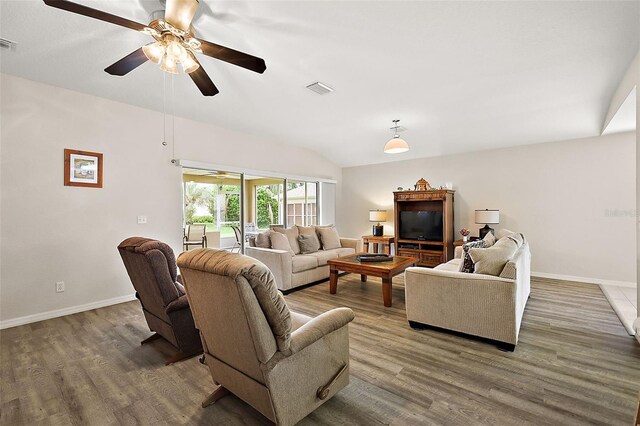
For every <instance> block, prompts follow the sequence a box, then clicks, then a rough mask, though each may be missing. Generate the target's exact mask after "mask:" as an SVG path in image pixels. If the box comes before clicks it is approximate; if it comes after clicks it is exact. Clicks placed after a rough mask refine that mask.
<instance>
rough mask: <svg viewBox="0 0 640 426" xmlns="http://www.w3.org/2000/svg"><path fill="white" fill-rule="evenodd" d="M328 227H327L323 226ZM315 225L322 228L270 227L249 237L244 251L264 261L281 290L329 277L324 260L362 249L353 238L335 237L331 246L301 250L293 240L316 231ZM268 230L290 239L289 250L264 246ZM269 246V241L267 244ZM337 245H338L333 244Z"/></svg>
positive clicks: (285, 290)
mask: <svg viewBox="0 0 640 426" xmlns="http://www.w3.org/2000/svg"><path fill="white" fill-rule="evenodd" d="M327 227H329V226H327ZM316 228H322V227H315V226H312V227H302V226H293V227H291V228H287V229H286V230H285V229H274V230H271V231H266V232H265V235H264V236H258V237H256V238H251V239H249V247H247V248H246V254H247V255H248V256H251V257H253V258H255V259H258V260H259V261H260V262H262V263H264V264H265V265H266V266H267V267H268V268H269V269H270V270H271V272H272V273H273V276H274V277H275V279H276V285H277V287H278V289H279V290H281V291H283V292H287V291H290V290H292V289H294V288H296V287H300V286H303V285H306V284H310V283H313V282H317V281H321V280H325V279H327V278H329V265H327V261H328V260H330V259H336V258H339V257H345V256H350V255H352V254H355V253H358V252H361V251H362V240H360V239H355V238H342V237H339V243H337V242H336V244H334V245H332V246H331V247H332V248H327V247H324V246H323V245H322V244H321V245H320V249H319V250H318V251H316V252H313V253H304V254H303V253H302V252H301V250H300V247H299V245H298V244H297V243H296V240H297V239H298V237H299V235H300V234H301V233H302V234H304V233H307V234H308V233H310V232H312V230H313V232H316V231H317V229H316ZM270 232H281V233H284V234H285V235H287V237H288V239H289V241H290V243H291V244H290V246H291V249H290V250H287V249H285V250H280V249H275V248H273V247H271V246H270V247H265V246H266V245H267V244H268V243H267V241H269V238H268V235H269V233H270ZM260 237H263V238H262V240H263V241H264V242H263V244H262V245H263V247H258V246H257V244H259V241H260V239H261V238H260ZM269 245H270V244H269ZM337 245H339V247H335V248H333V247H334V246H337Z"/></svg>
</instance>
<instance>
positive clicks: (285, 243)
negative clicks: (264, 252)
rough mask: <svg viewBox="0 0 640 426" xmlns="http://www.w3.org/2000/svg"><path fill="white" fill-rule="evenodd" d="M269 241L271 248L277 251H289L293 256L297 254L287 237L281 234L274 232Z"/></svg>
mask: <svg viewBox="0 0 640 426" xmlns="http://www.w3.org/2000/svg"><path fill="white" fill-rule="evenodd" d="M269 239H270V240H271V248H273V249H275V250H284V251H288V252H289V253H291V254H292V255H293V254H295V253H294V252H293V250H292V249H291V244H289V239H288V238H287V236H286V235H284V234H281V233H279V232H274V233H273V234H271V236H270V237H269Z"/></svg>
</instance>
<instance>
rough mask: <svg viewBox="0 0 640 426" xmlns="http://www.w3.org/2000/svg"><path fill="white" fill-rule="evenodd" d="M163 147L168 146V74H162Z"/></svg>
mask: <svg viewBox="0 0 640 426" xmlns="http://www.w3.org/2000/svg"><path fill="white" fill-rule="evenodd" d="M162 145H164V146H167V74H166V73H162Z"/></svg>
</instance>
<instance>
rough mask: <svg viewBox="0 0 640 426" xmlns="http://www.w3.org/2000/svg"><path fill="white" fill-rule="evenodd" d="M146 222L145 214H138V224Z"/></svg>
mask: <svg viewBox="0 0 640 426" xmlns="http://www.w3.org/2000/svg"><path fill="white" fill-rule="evenodd" d="M144 223H147V217H146V216H138V224H139V225H141V224H144Z"/></svg>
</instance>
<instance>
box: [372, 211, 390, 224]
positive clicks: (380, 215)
mask: <svg viewBox="0 0 640 426" xmlns="http://www.w3.org/2000/svg"><path fill="white" fill-rule="evenodd" d="M386 220H387V211H386V210H369V222H385V221H386Z"/></svg>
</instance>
